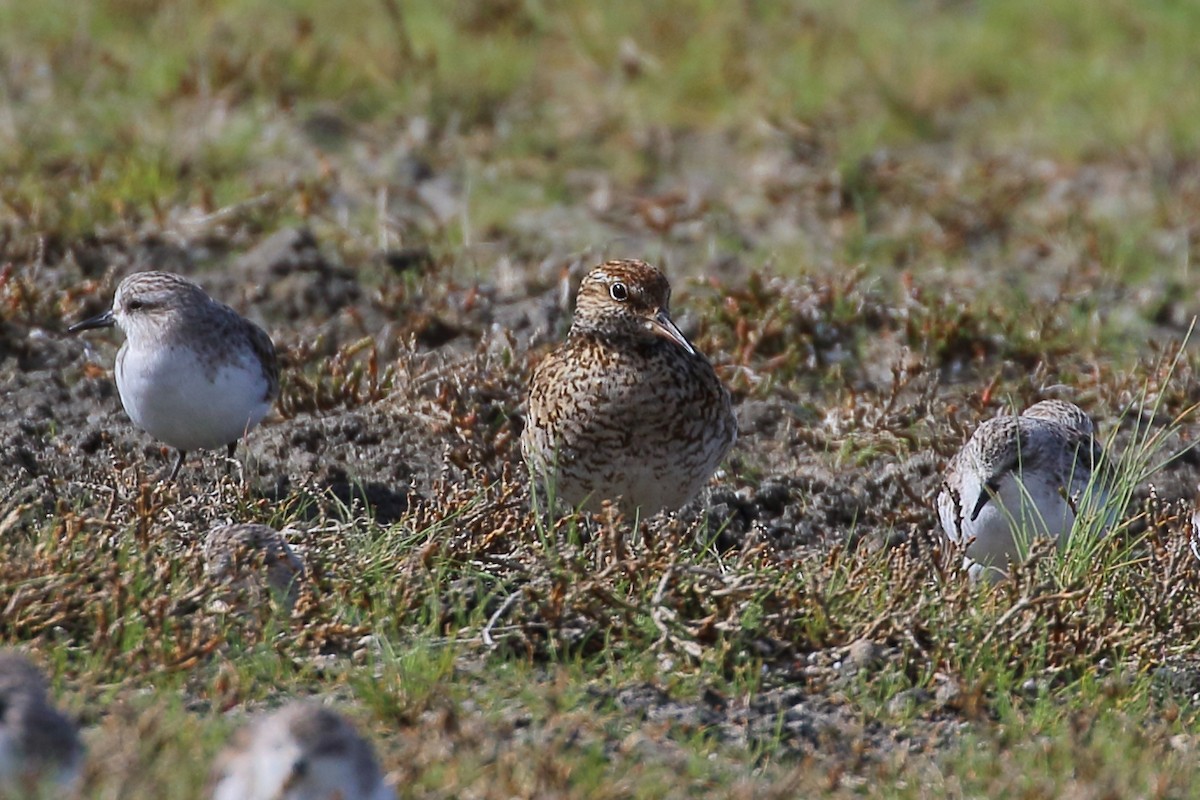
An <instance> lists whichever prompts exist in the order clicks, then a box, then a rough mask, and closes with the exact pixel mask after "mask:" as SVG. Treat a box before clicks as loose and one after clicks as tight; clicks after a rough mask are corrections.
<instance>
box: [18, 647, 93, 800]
mask: <svg viewBox="0 0 1200 800" xmlns="http://www.w3.org/2000/svg"><path fill="white" fill-rule="evenodd" d="M82 765H83V745H82V744H81V743H80V741H79V732H78V730H77V729H76V726H75V723H73V722H72V721H71V720H69V719H67V718H66V717H65V716H64V715H63V714H62V713H61V712H59V711H58V710H57V709H56V708H54V706H53V705H51V704H50V700H49V698H48V697H47V694H46V683H45V680H44V679H43V678H42V675H41V673H40V672H39V671H38V669H37V667H35V666H34V665H33V663H32V662H31V661H30V660H29V659H28V658H26V657H25V656H23V655H21V654H20V653H16V652H13V651H8V650H6V651H0V796H3V797H9V796H16V795H10V794H9V792H13V793H18V794H19V796H22V797H24V796H30V797H42V796H44V795H43V794H42V793H39V792H44V791H45V790H47V789H49V788H50V787H55V788H58V789H62V790H66V789H70V788H71V787H72V786H73V785H75V784H76V783H77V782H78V780H79V775H80V768H81V767H82Z"/></svg>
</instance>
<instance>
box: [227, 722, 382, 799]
mask: <svg viewBox="0 0 1200 800" xmlns="http://www.w3.org/2000/svg"><path fill="white" fill-rule="evenodd" d="M214 778H215V780H216V785H215V788H214V790H213V795H212V798H213V800H333V798H342V800H395V796H396V795H395V792H394V791H393V790H392V788H391V787H390V786H388V785H387V783H385V782H384V780H383V775H382V774H381V773H380V770H379V765H378V764H377V763H376V761H375V754H374V752H373V751H372V749H371V745H370V744H369V743H368V742H367V741H366V740H365V739H363V738H362V737H361V736H359V735H358V732H357V731H355V730H354V728H353V727H351V725H350V723H349V722H347V721H346V720H345V719H344V718H343V717H342V716H341V715H340V714H338V713H337V712H335V711H333V710H331V709H328V708H325V707H324V706H321V705H317V704H316V703H311V702H299V701H297V702H292V703H289V704H288V705H286V706H284V707H283V708H281V709H279V710H278V711H275V712H274V713H271V714H267V715H265V716H263V717H260V718H259V719H258V720H256V721H255V722H253V723H252V724H250V725H249V726H247V727H245V728H242V729H241V730H240V731H238V732H237V733H236V734H235V735H234V738H233V740H232V741H231V742H230V744H229V746H228V747H227V748H226V749H225V751H224V752H223V753H222V754H221V755H220V757H219V758H218V760H217V764H216V768H215V771H214Z"/></svg>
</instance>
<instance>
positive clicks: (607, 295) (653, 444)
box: [521, 260, 737, 515]
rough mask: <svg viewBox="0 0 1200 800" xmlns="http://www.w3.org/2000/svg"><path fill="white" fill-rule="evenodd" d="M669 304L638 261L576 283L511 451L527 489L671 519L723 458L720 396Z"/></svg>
mask: <svg viewBox="0 0 1200 800" xmlns="http://www.w3.org/2000/svg"><path fill="white" fill-rule="evenodd" d="M670 298H671V287H670V284H668V282H667V279H666V277H665V276H664V275H663V274H662V272H660V271H659V270H658V269H657V268H655V267H653V266H651V265H650V264H647V263H646V262H644V261H637V260H622V261H607V262H605V263H604V264H601V265H600V266H599V267H596V268H595V269H593V270H592V271H591V272H590V273H588V275H587V276H586V277H585V278H584V279H583V283H582V284H581V285H580V287H579V294H578V297H577V300H576V306H575V317H574V320H573V322H572V324H571V330H570V332H569V333H568V334H567V339H566V341H565V342H564V343H563V344H562V345H560V346H559V347H558V348H557V349H556V350H555V351H554V352H552V353H551V354H550V355H549V356H547V357H546V358H545V360H543V361H542V362H541V364H539V365H538V367H537V369H536V370H535V371H534V374H533V379H532V382H531V385H530V390H529V412H528V418H527V420H526V424H525V431H524V433H523V434H522V437H521V450H522V452H523V453H524V456H525V459H526V461H527V462H528V463H529V466H530V470H531V472H532V475H533V479H534V483H535V491H538V492H545V493H548V494H553V496H554V497H555V499H556V501H557V502H558V503H561V504H565V505H569V506H572V507H576V506H582V507H584V508H586V509H589V510H598V509H599V508H600V507H601V506H602V504H603V503H604V501H605V500H611V501H614V502H617V503H618V505H619V508H620V509H621V510H622V511H623V512H624V513H626V514H633V513H634V512H636V511H640V512H641V514H643V515H649V514H653V513H656V512H658V511H660V510H664V509H666V510H675V509H677V508H679V507H681V506H683V505H684V504H686V503H687V502H688V501H690V500H691V499H692V498H694V497H695V496H696V494H697V493H698V492H699V491H700V489H701V488H702V487H703V486H704V484H705V483H706V482H707V481H708V479H709V477H711V476H712V474H713V471H714V470H716V468H717V466H718V465H719V464H720V463H721V460H722V459H723V458H724V457H725V454H726V453H727V452H729V448H730V447H731V446H732V445H733V443H734V440H735V439H736V438H737V422H736V420H735V419H734V415H733V408H732V405H731V403H730V399H729V392H728V391H726V389H725V387H724V386H723V385H722V384H721V381H720V380H719V379H718V378H717V375H716V373H715V372H714V371H713V368H712V364H710V363H709V361H708V359H707V358H705V357H704V355H703V354H701V353H699V352H697V351H696V349H695V348H694V347H693V346H692V344H691V343H690V342H689V341H688V340H687V339H686V338H685V337H684V335H683V334H682V333H681V332H680V331H679V329H678V328H677V327H676V326H675V323H674V322H672V321H671V317H670Z"/></svg>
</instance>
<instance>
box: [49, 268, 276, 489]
mask: <svg viewBox="0 0 1200 800" xmlns="http://www.w3.org/2000/svg"><path fill="white" fill-rule="evenodd" d="M112 325H117V326H119V327H120V328H121V330H122V331H124V333H125V343H124V344H123V345H121V349H120V350H119V351H118V352H117V368H116V376H117V391H118V392H119V393H120V395H121V404H122V405H123V406H124V407H125V411H126V413H128V414H129V417H130V419H132V420H133V422H134V424H135V425H137V426H138V427H139V428H141V429H142V430H144V431H146V432H147V433H149V434H150V435H151V436H154V437H155V438H156V439H159V440H160V441H163V442H165V443H166V444H168V445H170V446H171V447H173V448H175V449H176V450H178V451H179V457H178V458H177V459H176V460H175V466H174V468H173V469H172V470H171V473H170V477H169V478H168V480H173V479H174V478H175V476H176V475H177V474H178V473H179V468H180V467H181V466H182V465H183V460H184V458H185V457H186V455H187V451H188V450H197V449H209V448H213V447H220V446H222V445H225V446H227V447H228V451H229V456H230V457H232V456H233V452H234V449H235V448H236V447H237V440H238V439H240V438H241V437H242V436H244V435H245V434H246V433H247V432H248V431H249V430H250V429H251V428H253V427H254V426H255V425H257V424H258V423H259V422H261V421H262V418H263V417H265V416H266V415H267V412H268V411H269V410H270V408H271V404H272V403H273V402H274V400H275V398H276V397H277V396H278V394H279V364H278V361H277V360H276V357H275V346H274V345H273V344H272V343H271V337H269V336H268V335H267V334H266V332H265V331H263V329H262V328H260V327H258V326H257V325H255V324H254V323H252V322H250V321H249V320H247V319H245V318H244V317H242V316H240V315H239V314H238V313H237V312H236V311H234V310H233V309H232V308H230V307H229V306H227V305H225V304H224V303H219V302H217V301H216V300H213V299H212V298H211V297H209V296H208V294H206V293H205V291H204V290H203V289H202V288H200V287H199V286H197V285H196V284H194V283H192V282H191V281H189V280H187V279H186V278H181V277H180V276H178V275H172V274H171V273H168V272H137V273H134V274H132V275H130V276H128V277H127V278H125V279H124V280H123V281H121V284H120V285H119V286H118V287H117V293H116V296H115V297H114V298H113V306H112V309H110V310H109V311H105V312H104V313H103V314H100V315H99V316H96V317H92V318H91V319H87V320H84V321H83V322H80V323H77V324H75V325H72V326H71V327H70V329H69V330H70V332H71V333H77V332H79V331H85V330H89V329H91V328H107V327H110V326H112Z"/></svg>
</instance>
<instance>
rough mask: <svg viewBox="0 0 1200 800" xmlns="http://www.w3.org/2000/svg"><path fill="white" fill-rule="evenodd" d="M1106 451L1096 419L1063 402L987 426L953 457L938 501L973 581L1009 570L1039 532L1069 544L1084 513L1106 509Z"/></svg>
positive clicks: (944, 525) (1038, 406) (992, 421)
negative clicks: (1097, 436) (1008, 566)
mask: <svg viewBox="0 0 1200 800" xmlns="http://www.w3.org/2000/svg"><path fill="white" fill-rule="evenodd" d="M1108 469H1109V468H1108V467H1107V465H1106V464H1105V463H1104V450H1103V447H1102V446H1101V444H1100V442H1099V441H1097V439H1096V436H1095V430H1094V428H1093V425H1092V421H1091V419H1090V418H1089V417H1088V415H1087V414H1085V413H1084V412H1083V410H1082V409H1080V408H1079V407H1078V406H1076V405H1074V404H1072V403H1068V402H1065V401H1063V400H1043V401H1042V402H1040V403H1036V404H1034V405H1032V406H1030V407H1029V408H1027V409H1026V410H1025V411H1024V412H1023V413H1022V414H1020V415H1019V416H1014V415H1011V414H1009V415H1004V416H999V417H995V418H993V419H990V420H987V421H986V422H984V423H983V424H981V425H980V426H979V427H978V428H977V429H976V431H975V433H974V435H972V436H971V438H970V439H969V440H968V441H967V443H966V444H965V445H963V447H962V449H961V450H959V451H958V453H957V454H956V455H955V456H954V457H953V458H952V459H950V463H949V464H948V465H947V467H946V474H945V479H944V480H943V483H942V489H941V492H940V493H939V494H938V498H937V509H938V516H939V518H940V519H941V523H942V529H943V530H944V531H945V533H946V536H947V537H948V538H949V539H950V540H951V541H952V542H954V543H955V544H958V545H961V546H965V560H964V565H965V566H968V567H969V571H970V574H971V576H972V577H973V578H978V577H980V576H983V575H985V571H986V577H987V578H989V579H993V580H994V579H996V578H999V577H1001V576H1002V575H1003V570H1004V569H1005V567H1006V564H1007V562H1008V561H1009V560H1014V561H1015V560H1017V559H1019V558H1020V557H1021V556H1022V554H1023V551H1024V550H1025V548H1026V547H1027V546H1028V544H1029V542H1030V541H1032V539H1033V538H1034V537H1036V536H1048V537H1051V538H1054V539H1057V540H1058V542H1059V544H1060V545H1062V544H1064V543H1065V542H1066V540H1067V538H1068V536H1069V534H1070V532H1071V528H1072V527H1073V526H1074V524H1075V520H1076V518H1077V517H1078V516H1080V515H1081V514H1083V513H1085V512H1098V511H1100V510H1101V509H1103V507H1104V504H1105V502H1106V499H1107V495H1108V480H1107V478H1106V473H1107V471H1108Z"/></svg>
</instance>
